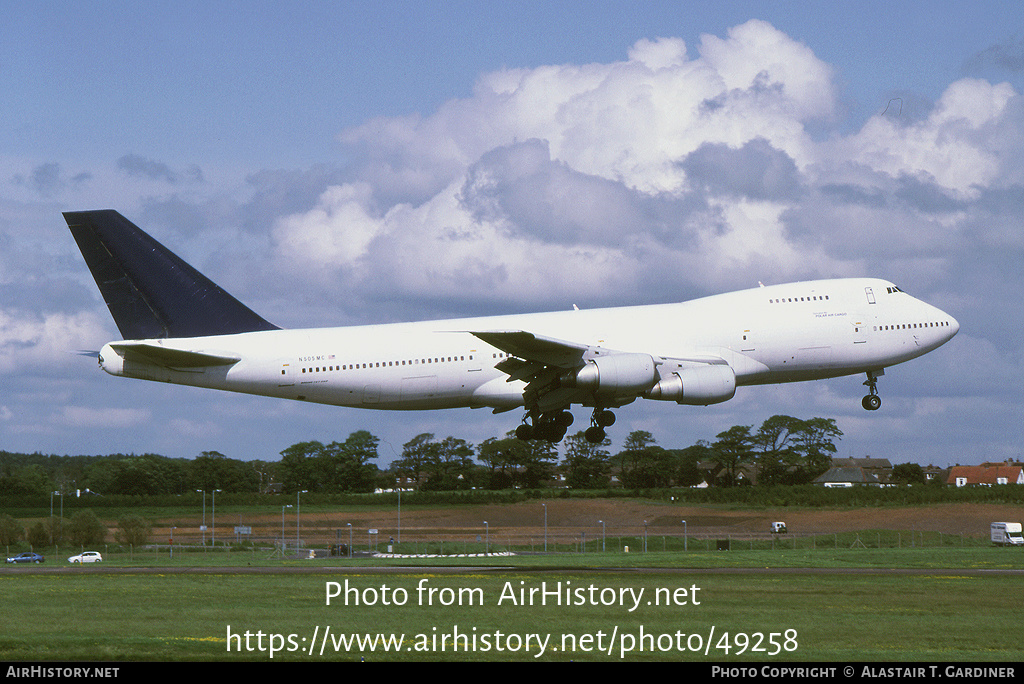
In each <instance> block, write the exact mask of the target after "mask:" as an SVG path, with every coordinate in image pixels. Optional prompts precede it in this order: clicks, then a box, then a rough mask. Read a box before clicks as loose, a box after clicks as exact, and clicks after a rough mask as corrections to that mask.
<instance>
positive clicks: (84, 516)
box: [65, 509, 107, 546]
mask: <svg viewBox="0 0 1024 684" xmlns="http://www.w3.org/2000/svg"><path fill="white" fill-rule="evenodd" d="M65 533H66V534H67V539H68V541H69V542H71V543H72V544H74V545H75V546H92V545H93V544H102V543H103V542H104V541H106V539H107V527H106V526H105V525H104V524H103V523H101V522H100V520H99V518H97V517H96V514H95V513H93V512H92V511H90V510H88V509H86V510H84V511H79V512H78V513H75V515H74V516H72V518H71V520H70V521H69V522H68V523H67V525H65Z"/></svg>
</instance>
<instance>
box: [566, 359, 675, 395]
mask: <svg viewBox="0 0 1024 684" xmlns="http://www.w3.org/2000/svg"><path fill="white" fill-rule="evenodd" d="M657 380H658V373H657V370H656V365H655V363H654V358H653V357H652V356H651V355H650V354H609V355H608V356H600V357H597V358H594V359H590V360H588V361H587V363H586V365H584V366H583V368H580V369H577V370H574V371H570V372H569V373H566V374H565V375H563V376H562V386H563V387H576V388H579V389H582V390H588V391H590V392H594V393H595V394H602V395H613V396H614V395H623V394H634V395H635V394H641V393H643V392H646V391H647V390H649V389H651V387H652V386H653V385H654V384H655V383H656V382H657Z"/></svg>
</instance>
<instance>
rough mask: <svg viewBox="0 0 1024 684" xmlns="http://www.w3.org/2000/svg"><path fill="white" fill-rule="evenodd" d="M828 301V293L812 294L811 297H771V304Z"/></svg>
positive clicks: (769, 301)
mask: <svg viewBox="0 0 1024 684" xmlns="http://www.w3.org/2000/svg"><path fill="white" fill-rule="evenodd" d="M824 301H828V295H811V296H810V297H782V298H781V299H769V300H768V303H769V304H791V303H794V302H824Z"/></svg>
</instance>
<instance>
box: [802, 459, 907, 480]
mask: <svg viewBox="0 0 1024 684" xmlns="http://www.w3.org/2000/svg"><path fill="white" fill-rule="evenodd" d="M891 475H892V463H890V462H889V459H887V458H870V457H868V458H833V459H832V467H831V468H830V469H829V470H827V471H826V472H825V473H824V474H823V475H821V476H820V477H818V478H816V479H815V480H814V482H813V483H812V484H816V485H820V486H824V487H864V486H874V487H881V486H888V485H890V484H891V483H890V480H889V478H890V476H891Z"/></svg>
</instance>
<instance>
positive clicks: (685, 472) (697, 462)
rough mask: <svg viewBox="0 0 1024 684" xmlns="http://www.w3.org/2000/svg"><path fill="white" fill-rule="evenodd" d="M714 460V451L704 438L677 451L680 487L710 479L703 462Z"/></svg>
mask: <svg viewBox="0 0 1024 684" xmlns="http://www.w3.org/2000/svg"><path fill="white" fill-rule="evenodd" d="M713 460H714V451H712V449H711V445H709V444H708V443H707V442H705V441H704V440H701V441H699V442H697V443H696V444H694V445H693V446H688V447H686V448H685V449H680V450H678V451H677V452H676V484H677V485H679V486H680V487H696V486H697V485H699V484H700V483H702V482H704V481H705V480H707V479H708V474H707V473H706V472H705V470H704V469H703V468H701V464H702V463H707V462H709V461H713Z"/></svg>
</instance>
